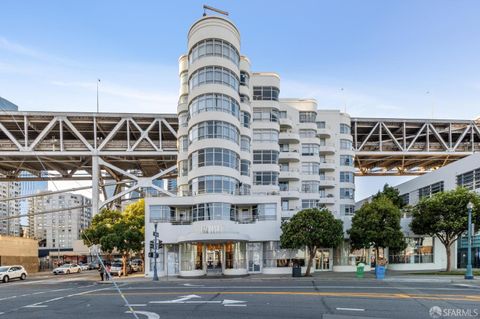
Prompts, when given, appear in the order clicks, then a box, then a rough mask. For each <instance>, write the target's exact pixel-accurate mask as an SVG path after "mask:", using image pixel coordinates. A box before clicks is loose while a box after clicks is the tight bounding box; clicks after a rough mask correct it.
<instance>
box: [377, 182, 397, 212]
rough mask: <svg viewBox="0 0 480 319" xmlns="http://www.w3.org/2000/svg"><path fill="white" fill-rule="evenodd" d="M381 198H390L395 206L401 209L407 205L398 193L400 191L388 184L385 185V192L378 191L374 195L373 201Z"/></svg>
mask: <svg viewBox="0 0 480 319" xmlns="http://www.w3.org/2000/svg"><path fill="white" fill-rule="evenodd" d="M381 196H386V197H387V198H389V199H390V200H391V201H392V203H393V205H395V206H397V207H398V208H400V209H401V208H403V207H404V206H405V203H404V202H403V199H402V197H401V196H400V192H399V191H398V189H396V188H395V187H392V186H390V185H388V184H385V185H383V190H382V191H378V193H377V194H375V195H373V196H372V200H374V199H376V198H379V197H381Z"/></svg>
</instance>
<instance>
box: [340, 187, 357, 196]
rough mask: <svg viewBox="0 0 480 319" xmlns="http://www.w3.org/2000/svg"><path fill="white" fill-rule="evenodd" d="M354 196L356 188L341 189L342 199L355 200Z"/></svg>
mask: <svg viewBox="0 0 480 319" xmlns="http://www.w3.org/2000/svg"><path fill="white" fill-rule="evenodd" d="M354 196H355V189H354V188H340V198H341V199H354Z"/></svg>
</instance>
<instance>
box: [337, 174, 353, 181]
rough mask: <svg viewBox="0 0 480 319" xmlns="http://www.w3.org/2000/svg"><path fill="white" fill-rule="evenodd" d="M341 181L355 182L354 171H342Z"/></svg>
mask: <svg viewBox="0 0 480 319" xmlns="http://www.w3.org/2000/svg"><path fill="white" fill-rule="evenodd" d="M340 182H341V183H354V175H353V172H340Z"/></svg>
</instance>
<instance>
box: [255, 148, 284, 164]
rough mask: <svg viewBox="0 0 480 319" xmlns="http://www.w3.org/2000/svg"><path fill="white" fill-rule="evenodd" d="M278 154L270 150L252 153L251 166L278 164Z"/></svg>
mask: <svg viewBox="0 0 480 319" xmlns="http://www.w3.org/2000/svg"><path fill="white" fill-rule="evenodd" d="M278 154H279V153H278V152H277V151H272V150H261V151H253V164H278Z"/></svg>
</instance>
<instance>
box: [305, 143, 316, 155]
mask: <svg viewBox="0 0 480 319" xmlns="http://www.w3.org/2000/svg"><path fill="white" fill-rule="evenodd" d="M319 152H320V148H319V146H318V145H317V144H302V155H303V156H317V155H318V154H319Z"/></svg>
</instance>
